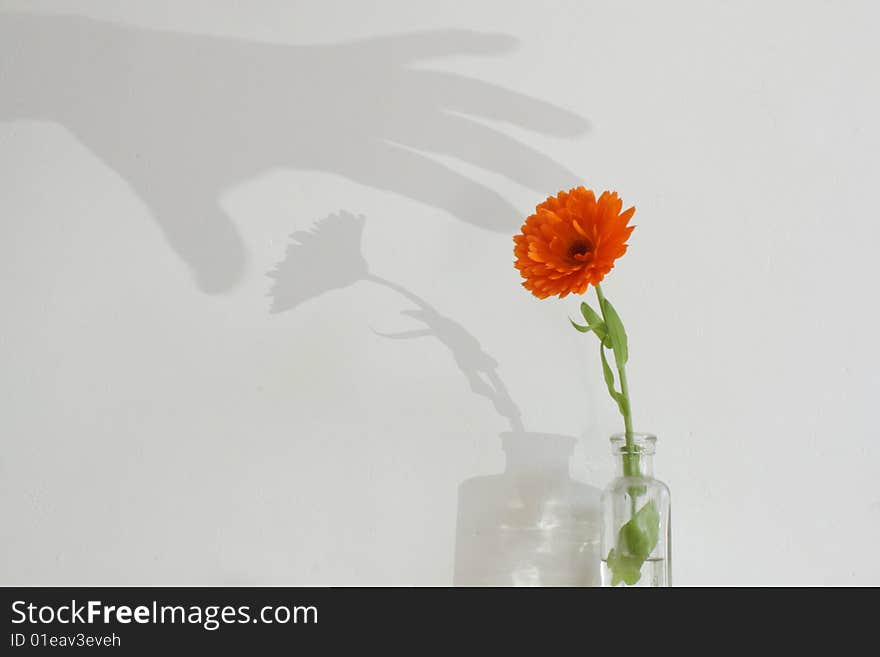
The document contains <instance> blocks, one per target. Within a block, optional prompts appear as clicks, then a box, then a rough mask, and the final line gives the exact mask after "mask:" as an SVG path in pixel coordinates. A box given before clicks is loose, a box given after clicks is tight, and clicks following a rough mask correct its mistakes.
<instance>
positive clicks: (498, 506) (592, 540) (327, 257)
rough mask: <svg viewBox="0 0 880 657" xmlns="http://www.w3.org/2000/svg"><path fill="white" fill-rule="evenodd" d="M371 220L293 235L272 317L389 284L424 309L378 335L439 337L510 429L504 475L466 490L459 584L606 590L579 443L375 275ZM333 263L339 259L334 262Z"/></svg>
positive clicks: (426, 307)
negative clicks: (541, 428) (577, 462)
mask: <svg viewBox="0 0 880 657" xmlns="http://www.w3.org/2000/svg"><path fill="white" fill-rule="evenodd" d="M364 223H365V218H364V217H363V216H355V215H353V214H351V213H349V212H345V211H341V212H338V213H336V214H333V215H330V216H328V217H326V218H324V219H321V220H319V221H318V222H316V223H315V225H314V226H313V227H312V228H311V229H309V230H306V231H297V232H295V233H293V235H292V236H291V237H292V239H291V243H290V244H289V246H288V249H287V252H286V254H285V257H284V259H283V260H282V261H281V262H280V263H279V264H278V265H277V267H276V268H275V269H274V270H273V271H272V272H270V274H269V276H270V277H271V278H272V279H273V285H272V287H271V290H270V297H271V299H272V305H271V311H272V312H273V313H280V312H284V311H287V310H291V309H294V308H297V307H298V306H300V305H301V304H302V303H305V302H306V301H308V300H310V299H313V298H315V297H318V296H321V295H323V294H325V293H327V292H330V291H332V290H337V289H341V288H344V287H347V286H350V285H354V284H356V283H359V282H367V283H372V284H375V285H380V286H382V287H385V288H387V289H389V290H392V291H394V292H396V293H397V294H399V295H400V296H401V297H402V298H404V299H406V300H407V301H409V302H410V303H412V304H414V306H415V308H412V309H406V310H403V311H401V314H402V315H404V316H406V317H408V318H411V319H413V320H415V321H416V322H418V325H417V326H416V327H415V328H412V329H407V330H404V331H398V332H394V333H389V332H379V331H375V332H376V334H377V335H380V336H382V337H385V338H388V339H392V340H411V339H419V338H433V339H436V340H438V341H439V342H440V343H441V344H443V345H444V346H445V347H446V348H447V349H448V350H449V351H450V353H451V355H452V358H453V362H454V364H455V367H456V368H457V369H458V370H459V371H460V372H461V373H462V374H463V375H464V377H465V380H466V381H467V383H468V385H469V387H470V390H471V391H472V392H473V393H474V394H476V395H478V396H480V397H484V398H486V399H488V400H489V401H490V402H491V403H492V406H493V408H494V410H495V412H496V413H497V414H498V415H499V416H500V417H502V418H503V419H504V420H505V421H506V422H507V424H508V425H509V427H510V431H508V432H505V433H502V434H501V444H502V449H503V450H504V454H505V459H506V463H505V468H504V470H503V471H502V472H501V473H498V474H492V475H487V476H478V477H473V478H470V479H467V480H466V481H464V482H462V483H461V484H460V486H459V487H458V502H457V520H456V532H455V533H456V536H455V548H454V549H455V557H454V561H455V565H454V575H453V582H454V583H455V584H456V585H465V586H480V585H498V586H503V585H517V586H519V585H542V586H555V585H569V586H592V585H596V584H598V582H599V490H598V489H597V488H595V487H593V486H590V485H588V484H585V483H582V482H579V481H577V480H575V479H573V478H572V477H571V474H570V461H571V457H572V453H573V450H574V447H575V444H576V443H577V439H576V438H574V437H572V436H561V435H553V434H542V433H535V432H529V431H527V430H526V429H525V427H524V425H523V422H522V413H521V412H520V409H519V406H518V405H517V404H516V403H515V401H514V400H513V398H512V397H511V395H510V393H509V391H508V389H507V386H506V385H505V383H504V381H503V379H502V378H501V376H500V375H499V372H498V367H499V366H498V361H496V360H495V359H494V358H493V357H492V356H491V355H490V354H488V353H487V352H486V351H485V349H484V348H483V347H482V345H481V343H480V341H479V340H478V339H477V338H476V337H475V336H474V335H473V334H472V333H471V332H470V331H468V329H467V328H466V327H464V326H463V325H462V324H460V323H459V322H457V321H455V320H453V319H452V318H450V317H448V316H446V315H443V314H442V313H441V312H439V311H438V310H437V309H436V308H435V307H434V306H432V305H431V304H430V303H428V302H427V301H426V300H425V299H424V298H422V297H420V296H419V295H417V294H415V293H414V292H413V291H411V290H410V289H408V288H406V287H404V286H403V285H400V284H399V283H396V282H394V281H391V280H388V279H386V278H383V277H381V276H377V275H376V274H373V273H372V272H371V271H370V269H369V266H368V263H367V261H366V259H365V258H364V257H363V255H362V253H361V236H362V232H363V228H364ZM331 256H332V257H331Z"/></svg>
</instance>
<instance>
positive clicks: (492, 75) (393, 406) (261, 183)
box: [0, 0, 880, 585]
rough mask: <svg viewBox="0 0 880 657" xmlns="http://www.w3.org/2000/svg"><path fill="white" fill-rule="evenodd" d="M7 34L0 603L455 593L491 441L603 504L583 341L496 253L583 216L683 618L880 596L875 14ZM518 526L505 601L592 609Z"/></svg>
mask: <svg viewBox="0 0 880 657" xmlns="http://www.w3.org/2000/svg"><path fill="white" fill-rule="evenodd" d="M0 9H2V11H0V180H2V183H0V185H2V186H0V192H2V193H0V308H2V323H0V439H2V454H0V459H2V461H0V518H2V523H0V568H2V572H0V583H3V584H128V583H137V584H198V583H202V584H355V585H357V584H419V585H445V584H450V583H452V582H453V571H454V568H455V565H454V562H455V545H456V539H457V538H458V540H459V541H461V540H462V536H460V535H459V536H458V537H457V532H458V533H461V532H462V531H463V529H462V527H461V525H460V518H459V520H458V521H457V515H459V516H460V515H461V513H462V508H460V504H461V503H460V501H459V487H460V486H461V485H462V482H465V481H466V480H469V479H473V478H475V477H476V478H478V479H477V480H476V481H496V480H497V481H502V480H503V481H506V480H505V479H504V476H503V475H500V474H499V473H502V472H503V471H504V468H505V460H504V456H505V455H504V452H503V451H502V439H501V438H500V435H501V434H502V433H504V432H507V431H510V430H511V428H514V429H517V430H518V431H520V430H522V429H524V430H525V431H527V432H533V433H534V434H558V435H563V436H571V437H573V438H575V439H576V446H575V448H574V452H573V454H571V457H570V460H569V464H570V468H571V475H572V477H573V478H574V480H576V481H578V482H581V484H582V485H581V486H580V487H579V488H578V490H580V491H581V492H582V493H583V494H584V496H586V498H589V497H590V496H591V495H592V496H593V497H595V493H596V489H600V488H601V487H602V486H604V485H605V484H606V483H607V482H608V481H609V479H610V477H611V475H612V460H611V456H610V454H609V453H608V445H607V437H608V435H609V434H611V433H612V432H614V431H618V430H619V427H620V420H619V418H618V417H617V416H616V415H615V411H614V408H613V405H612V402H611V400H610V399H608V398H607V393H606V391H605V390H604V385H603V382H602V378H601V373H600V368H599V363H598V354H597V353H596V348H595V342H594V340H593V338H592V337H591V336H582V335H580V334H578V333H575V332H574V331H573V330H571V328H570V327H569V326H568V324H567V322H568V320H567V319H566V317H567V316H568V315H574V313H575V312H576V309H577V302H576V300H573V299H566V300H563V301H558V300H548V301H543V302H540V301H538V300H536V299H534V298H532V297H530V296H529V295H528V294H527V293H526V292H525V291H524V290H523V289H522V288H520V286H519V279H518V274H517V272H516V271H514V269H513V267H512V242H511V236H512V235H513V234H514V233H515V232H517V230H518V228H519V225H520V223H521V221H522V219H523V218H524V217H525V216H526V215H528V214H529V213H530V212H531V210H532V208H533V207H534V205H535V204H536V203H538V202H539V201H540V200H542V199H543V197H545V196H546V195H548V194H550V193H555V192H556V191H557V190H558V189H561V188H568V187H571V186H573V185H575V184H585V185H587V186H589V187H593V188H595V189H598V190H602V189H606V188H610V189H616V190H618V191H619V192H620V193H621V195H622V196H623V198H624V200H625V202H627V203H628V204H633V205H636V206H637V212H636V216H635V221H634V222H635V223H636V224H637V225H638V228H637V229H636V231H635V233H634V234H633V237H632V239H631V247H630V251H629V252H628V254H627V255H626V256H625V257H624V258H623V259H622V260H620V261H619V262H618V266H617V268H616V269H615V270H614V271H613V272H612V273H611V274H610V275H609V277H608V278H606V282H605V284H604V287H605V289H606V293H607V294H608V295H609V297H610V298H611V299H613V300H614V302H615V305H616V306H617V308H618V310H619V311H620V313H621V315H622V316H623V318H624V320H625V321H626V323H627V328H628V332H629V334H630V354H631V365H630V377H629V378H630V387H631V392H632V396H633V405H634V413H635V421H636V426H637V428H638V429H641V430H643V431H651V432H653V433H656V434H657V435H658V437H659V441H658V456H657V464H656V465H657V473H658V475H659V476H660V477H661V478H662V479H664V480H665V481H666V482H667V483H668V484H669V486H670V488H671V489H672V493H673V508H674V512H673V528H674V530H673V532H674V543H675V548H674V567H673V572H674V581H675V583H677V584H682V585H704V584H733V585H736V584H875V585H876V584H880V560H877V559H876V558H875V556H874V555H875V554H876V552H877V550H878V544H880V487H878V483H877V475H878V462H880V447H878V442H877V430H876V420H875V416H876V413H875V406H876V403H877V402H876V398H877V393H878V388H880V385H878V384H880V378H878V376H880V375H878V372H880V362H878V355H880V348H878V341H877V339H876V337H875V334H876V324H877V320H878V313H877V301H876V290H875V288H876V283H877V281H878V264H877V260H876V252H877V247H878V244H880V227H878V222H877V216H876V215H877V212H876V199H875V192H876V188H877V181H878V174H880V166H878V161H880V128H878V122H877V117H878V116H880V78H878V76H877V62H878V61H880V42H878V40H877V38H876V29H877V27H876V26H877V20H878V18H880V16H878V12H877V9H876V6H875V3H870V2H839V3H830V2H801V1H799V2H794V1H791V2H776V3H769V2H738V3H733V2H663V3H656V2H637V3H621V2H610V1H608V2H595V1H592V0H591V1H587V2H584V1H581V0H577V1H575V0H572V1H570V2H563V1H560V0H556V1H554V2H532V3H526V2H516V3H514V2H510V1H509V0H504V1H502V0H481V1H471V2H461V3H436V2H431V3H423V2H412V1H411V0H407V1H404V0H399V1H393V2H392V1H387V2H338V1H334V2H331V1H328V0H322V1H320V2H291V1H290V0H263V1H261V2H248V3H244V2H237V1H236V2H233V1H232V0H225V1H223V2H208V1H206V0H205V1H200V2H197V1H193V0H174V1H171V0H167V1H162V2H157V1H151V2H124V3H118V2H111V1H109V0H107V1H99V0H94V1H87V0H77V1H76V2H49V1H35V0H30V1H19V2H15V1H12V0H7V1H4V2H0ZM340 213H342V214H340ZM345 213H350V214H345ZM330 215H336V218H335V219H331V220H329V221H326V222H324V223H323V224H320V226H323V229H324V230H319V231H318V233H317V234H316V233H315V232H314V231H315V230H316V225H318V222H320V221H321V220H322V219H324V218H325V217H328V216H330ZM356 216H362V219H356V218H354V217H356ZM309 230H312V231H313V232H312V234H311V236H309V235H304V234H303V232H302V231H309ZM359 230H362V235H359V233H358V231H359ZM297 231H300V232H297ZM294 233H296V234H295V235H294ZM288 249H290V251H288ZM361 257H362V259H363V260H361ZM365 267H368V268H369V271H370V272H372V274H371V275H373V276H375V277H379V278H380V279H381V282H377V280H376V279H372V280H370V279H366V278H365V276H367V274H365V273H364V272H365V271H366V270H365ZM273 271H276V272H277V273H276V276H275V277H274V278H273V277H271V276H269V274H270V272H273ZM330 288H333V289H330ZM413 310H415V311H416V312H413ZM411 331H423V332H424V333H425V335H421V334H419V333H416V334H409V333H406V332H411ZM395 333H404V336H403V337H404V338H406V337H407V336H410V337H409V338H407V339H390V338H389V337H386V336H385V335H382V334H395ZM481 382H482V383H481ZM487 391H488V392H487ZM493 402H494V403H493ZM517 414H519V415H520V416H521V421H522V427H518V426H517ZM526 435H527V438H530V439H532V440H534V441H539V440H542V438H541V437H540V436H528V434H526ZM548 440H549V439H548ZM557 442H558V441H557ZM530 444H533V445H539V444H541V443H537V442H534V443H530ZM548 444H549V443H548ZM563 451H564V450H563ZM543 453H545V451H544V450H543V448H536V449H533V450H532V451H531V452H529V458H532V459H533V461H534V463H533V465H534V467H533V470H534V472H535V473H536V477H537V479H538V480H540V481H545V482H550V483H549V484H548V485H550V486H551V487H552V486H553V485H555V484H558V483H559V481H560V479H559V477H560V475H558V473H556V472H555V471H551V470H552V467H556V466H552V467H551V465H548V464H547V463H546V462H545V461H542V457H541V455H542V454H543ZM566 456H567V455H563V456H562V457H561V458H562V460H563V461H565V458H566ZM526 460H528V459H526ZM557 465H558V464H557ZM493 474H495V475H498V477H500V479H499V478H498V477H496V478H495V479H491V480H490V478H488V475H493ZM481 477H482V478H483V479H479V478H481ZM541 477H543V478H544V479H541ZM563 478H564V477H563ZM517 481H519V480H517ZM554 482H555V484H554ZM494 485H495V484H491V485H489V484H487V486H488V487H489V489H491V488H492V486H494ZM514 487H515V486H514ZM464 488H466V486H464V487H462V490H464ZM502 488H503V486H502ZM487 490H488V489H487ZM523 490H525V489H523ZM554 490H555V489H554ZM530 496H531V497H530ZM523 497H524V499H525V502H526V504H528V502H529V500H531V501H532V502H535V503H536V504H537V505H538V506H541V505H543V504H544V502H546V500H547V499H548V496H547V495H545V494H544V493H541V492H537V493H535V492H534V491H532V493H528V492H526V493H523ZM563 497H564V496H563ZM480 499H483V498H480V496H479V495H477V497H476V501H474V500H471V501H470V502H468V503H467V504H470V505H471V506H470V507H468V508H467V509H465V511H466V513H468V514H470V515H472V516H474V517H479V516H480V513H481V509H482V506H481V502H480ZM520 501H522V500H520ZM486 504H487V505H489V506H491V504H489V502H486ZM503 504H507V502H503ZM487 508H488V507H487ZM544 511H545V509H543V507H542V508H540V509H537V511H536V513H535V514H532V515H531V516H528V518H526V520H523V521H522V522H523V523H524V525H528V523H529V522H531V521H532V520H535V519H537V520H536V522H538V524H536V525H535V527H534V528H532V529H534V531H536V532H538V533H540V532H544V533H543V534H541V536H544V538H543V539H541V540H539V541H538V542H537V543H536V542H530V541H529V540H525V539H522V538H521V536H520V535H519V534H516V532H515V531H514V532H513V533H512V534H511V535H510V536H509V537H508V538H507V539H504V538H503V537H502V539H499V541H498V542H497V544H496V545H495V547H494V548H491V549H490V548H486V552H485V554H483V555H482V556H483V557H484V558H485V560H486V561H487V562H489V561H491V562H495V563H496V565H497V563H500V561H499V558H498V554H500V553H501V552H504V551H505V550H507V553H506V554H504V555H502V556H503V558H504V559H508V560H509V561H506V562H504V563H505V564H507V565H505V566H504V567H503V568H500V570H499V571H498V572H497V573H495V575H494V577H495V581H496V582H498V583H505V582H507V583H552V582H554V581H555V582H556V583H560V582H562V583H565V582H569V583H576V582H578V581H579V579H578V578H579V575H578V573H577V572H575V570H576V569H575V568H574V567H572V568H571V569H570V571H569V573H568V575H566V576H563V577H562V579H561V580H552V578H551V577H549V576H548V575H546V571H545V570H542V567H541V565H540V560H541V559H542V558H545V557H547V558H551V559H552V557H553V556H554V550H557V549H562V548H558V546H559V545H560V543H559V542H558V541H556V542H554V541H555V539H553V540H549V541H548V540H545V539H547V536H550V537H551V538H553V536H552V534H553V532H554V531H555V530H554V527H553V526H539V524H540V522H539V521H540V519H541V518H542V517H543V516H542V513H544ZM499 513H501V512H499ZM502 515H503V513H502ZM526 515H528V514H526ZM563 515H564V512H563ZM499 517H500V516H499ZM529 518H531V520H529ZM457 522H459V525H458V529H457ZM486 522H487V525H491V526H494V530H495V531H501V532H502V533H503V531H505V530H504V527H501V525H503V524H504V522H503V519H502V521H499V520H498V517H495V518H494V519H493V518H489V519H488V520H487V521H486ZM493 523H494V525H493ZM499 523H500V524H499ZM583 526H584V527H589V526H590V525H589V523H586V524H584V525H583ZM499 527H500V529H499ZM514 529H516V528H514ZM519 529H523V527H520V528H519ZM525 529H528V527H526V528H525ZM587 534H589V531H588V532H587ZM517 536H520V538H517ZM570 538H571V537H568V538H567V539H566V540H569V539H570ZM581 538H582V540H583V542H585V543H586V544H587V545H591V544H594V543H595V537H594V536H592V535H584V536H582V537H581ZM542 541H543V542H542ZM591 541H592V543H591ZM499 546H500V547H499ZM542 546H543V547H542ZM547 546H550V547H547ZM553 546H556V547H553ZM474 549H475V550H476V551H477V552H479V550H480V549H482V548H479V547H477V548H474ZM566 549H567V548H566ZM492 550H496V552H493V551H492ZM542 550H543V556H542V555H541V554H540V553H541V552H542ZM497 551H500V552H497ZM530 551H531V552H530ZM548 554H549V557H548ZM470 557H471V558H474V559H476V561H477V562H479V559H480V555H479V554H471V555H470ZM530 560H531V561H530ZM536 564H537V565H536ZM508 566H509V567H508ZM505 569H506V570H505ZM530 569H531V570H530ZM563 570H564V569H563ZM523 573H526V575H528V576H525V577H524V576H523ZM566 577H568V579H566ZM530 578H531V579H530ZM458 581H460V582H461V583H474V582H475V580H473V581H470V582H469V581H467V579H466V578H465V579H459V580H458Z"/></svg>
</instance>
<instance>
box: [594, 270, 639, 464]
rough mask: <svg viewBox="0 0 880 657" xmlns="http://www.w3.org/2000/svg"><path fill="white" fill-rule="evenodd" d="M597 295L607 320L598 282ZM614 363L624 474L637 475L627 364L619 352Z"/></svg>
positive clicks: (637, 456)
mask: <svg viewBox="0 0 880 657" xmlns="http://www.w3.org/2000/svg"><path fill="white" fill-rule="evenodd" d="M596 297H597V298H598V299H599V312H601V313H602V319H603V320H605V319H606V318H605V294H604V293H603V292H602V286H601V285H599V284H596ZM603 348H604V347H603ZM614 363H615V364H616V365H617V374H618V376H619V378H620V394H621V395H622V396H623V399H624V405H623V426H624V431H625V434H624V436H625V440H626V452H627V453H626V454H624V456H623V474H624V476H626V477H636V476H638V474H639V455H638V454H636V450H635V444H634V442H633V427H632V408H631V406H630V403H629V385H628V383H627V380H626V365H625V364H624V363H620V362H618V360H617V354H615V356H614Z"/></svg>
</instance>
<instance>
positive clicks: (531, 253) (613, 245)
mask: <svg viewBox="0 0 880 657" xmlns="http://www.w3.org/2000/svg"><path fill="white" fill-rule="evenodd" d="M622 207H623V202H622V201H621V200H620V198H619V197H618V196H617V192H602V195H601V196H600V197H599V198H598V199H597V198H596V196H595V195H594V194H593V192H592V190H589V189H585V188H583V187H576V188H575V189H572V190H571V191H568V192H559V194H557V195H556V196H551V197H549V198H548V199H547V200H546V201H544V202H543V203H541V204H540V205H539V206H538V207H537V208H535V214H533V215H531V216H530V217H529V218H528V219H526V222H525V224H523V227H522V232H521V233H520V234H519V235H516V236H515V237H514V238H513V241H514V244H515V246H514V250H513V252H514V255H515V256H516V262H515V267H516V268H517V269H518V270H519V272H520V274H521V275H522V277H523V278H524V279H525V281H523V287H525V288H526V289H527V290H529V291H530V292H531V293H532V294H534V295H535V296H536V297H538V298H539V299H546V298H547V297H551V296H554V295H559V297H560V298H562V297H565V296H567V295H568V294H571V293H575V294H583V293H584V292H585V291H586V289H587V287H588V286H590V285H596V284H598V283H600V282H601V281H602V279H603V278H604V277H605V274H607V273H608V272H609V271H611V269H612V267H614V261H615V260H617V258H619V257H620V256H622V255H623V254H624V253H626V248H627V244H626V240H627V239H629V236H630V234H631V233H632V231H633V229H634V228H635V226H628V225H627V224H628V223H629V220H630V218H631V217H632V216H633V214H634V213H635V211H636V209H635V208H629V209H628V210H626V211H625V212H621V208H622Z"/></svg>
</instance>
